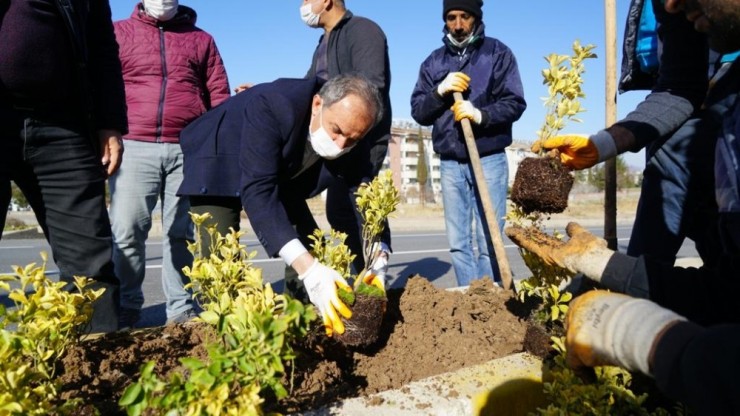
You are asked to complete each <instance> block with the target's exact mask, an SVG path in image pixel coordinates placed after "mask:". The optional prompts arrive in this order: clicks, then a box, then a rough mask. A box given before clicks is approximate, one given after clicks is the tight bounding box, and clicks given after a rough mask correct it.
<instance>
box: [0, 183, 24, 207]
mask: <svg viewBox="0 0 740 416" xmlns="http://www.w3.org/2000/svg"><path fill="white" fill-rule="evenodd" d="M10 192H11V194H10V196H11V198H12V200H13V201H14V202H15V203H16V204H18V206H19V207H21V208H26V207H28V205H29V204H28V200H27V199H26V196H25V195H23V192H21V189H20V188H19V187H18V185H16V184H15V182H14V183H12V184H11V188H10ZM6 208H7V207H6Z"/></svg>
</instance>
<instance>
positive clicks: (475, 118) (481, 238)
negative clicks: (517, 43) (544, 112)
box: [411, 0, 526, 286]
mask: <svg viewBox="0 0 740 416" xmlns="http://www.w3.org/2000/svg"><path fill="white" fill-rule="evenodd" d="M443 4H444V10H443V14H442V18H443V19H444V21H445V23H446V25H445V28H444V33H445V36H444V38H443V39H442V41H443V42H444V46H442V47H441V48H439V49H437V50H435V51H434V52H432V54H431V55H430V56H429V57H428V58H427V59H426V60H425V61H424V62H423V63H422V64H421V69H420V71H419V80H418V81H417V83H416V87H415V88H414V91H413V93H412V95H411V115H412V117H413V118H414V120H416V121H417V122H418V123H419V124H422V125H430V124H434V127H433V130H432V143H433V146H434V151H435V152H437V153H439V155H440V157H441V166H440V173H441V176H442V195H443V202H444V207H445V226H446V228H447V238H448V240H449V244H450V253H451V255H452V266H453V267H454V268H455V275H456V276H457V283H458V284H459V285H460V286H466V285H469V284H470V281H471V280H473V279H478V278H481V277H483V276H490V277H491V278H494V279H498V278H499V277H500V276H499V270H498V266H497V262H496V261H495V254H494V251H493V247H492V244H491V236H490V235H488V226H487V225H486V221H485V217H484V215H483V208H482V204H481V201H480V196H479V195H478V194H477V192H476V186H475V181H476V180H480V179H481V178H474V177H473V169H472V166H471V164H470V159H469V157H468V151H467V149H466V147H465V138H464V136H463V132H462V129H461V127H460V124H459V123H457V121H460V120H462V119H463V118H467V119H470V121H471V124H472V126H473V133H474V134H475V138H476V146H477V148H478V153H479V154H480V157H481V165H482V168H483V171H484V175H485V179H486V182H487V185H488V189H489V193H490V195H491V198H492V199H493V201H492V202H493V206H494V208H495V210H496V215H497V216H498V218H499V229H503V225H504V223H503V217H504V215H506V192H507V188H508V178H509V168H508V164H507V160H506V153H505V149H506V146H508V145H509V144H511V141H512V137H511V127H512V124H513V123H514V121H516V120H518V119H519V117H521V115H522V113H523V112H524V109H525V108H526V102H525V101H524V92H523V89H522V82H521V79H520V77H519V69H518V67H517V63H516V59H515V58H514V54H513V53H512V52H511V50H510V49H509V48H508V47H507V46H506V45H504V44H503V43H502V42H501V41H499V40H497V39H494V38H490V37H486V36H485V34H484V25H483V21H482V20H481V18H482V16H483V11H482V9H481V8H482V6H483V1H482V0H444V3H443ZM453 92H462V93H464V94H465V96H466V98H465V100H464V101H461V102H459V103H454V100H453V98H452V93H453ZM453 104H454V105H453ZM473 212H475V219H476V230H477V232H476V240H477V243H478V257H477V259H476V256H475V253H474V251H473V245H472V241H473V237H472V228H471V227H472V225H471V224H472V219H473Z"/></svg>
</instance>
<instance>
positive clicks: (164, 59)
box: [154, 26, 167, 143]
mask: <svg viewBox="0 0 740 416" xmlns="http://www.w3.org/2000/svg"><path fill="white" fill-rule="evenodd" d="M159 51H160V55H159V58H160V60H161V61H162V88H161V90H160V92H159V105H158V107H157V132H156V136H155V138H154V140H155V142H157V143H161V142H162V118H163V117H164V93H165V91H166V90H167V57H166V54H165V50H164V28H163V27H162V26H160V27H159Z"/></svg>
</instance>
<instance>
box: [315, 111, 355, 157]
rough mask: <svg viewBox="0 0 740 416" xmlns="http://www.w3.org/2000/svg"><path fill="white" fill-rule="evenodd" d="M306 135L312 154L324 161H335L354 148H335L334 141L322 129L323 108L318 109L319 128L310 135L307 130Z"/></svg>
mask: <svg viewBox="0 0 740 416" xmlns="http://www.w3.org/2000/svg"><path fill="white" fill-rule="evenodd" d="M308 135H309V139H310V141H311V147H313V150H314V152H316V154H317V155H319V156H321V157H323V158H324V159H329V160H333V159H336V158H338V157H339V156H342V155H344V154H347V153H349V151H350V150H352V148H353V147H354V146H347V147H345V148H344V149H341V148H340V147H339V146H337V144H336V143H334V140H332V139H331V136H330V135H329V132H327V131H326V129H325V128H324V108H323V107H321V108H319V128H318V129H317V130H316V131H315V132H313V133H311V129H309V131H308Z"/></svg>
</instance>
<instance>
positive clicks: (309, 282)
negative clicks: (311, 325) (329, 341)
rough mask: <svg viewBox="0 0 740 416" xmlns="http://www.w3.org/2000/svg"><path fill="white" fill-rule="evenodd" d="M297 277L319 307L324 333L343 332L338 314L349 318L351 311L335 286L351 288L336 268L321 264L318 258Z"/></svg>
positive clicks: (330, 334)
mask: <svg viewBox="0 0 740 416" xmlns="http://www.w3.org/2000/svg"><path fill="white" fill-rule="evenodd" d="M298 278H299V279H300V280H302V281H303V285H304V286H305V287H306V292H308V298H309V299H310V300H311V303H313V304H314V306H316V307H317V308H318V309H319V313H320V314H321V319H322V320H323V322H324V329H325V330H326V335H327V336H332V335H334V333H335V332H336V333H337V334H343V333H344V324H343V323H342V320H341V319H340V318H339V315H340V314H341V315H342V316H343V317H345V318H346V319H349V318H351V317H352V311H351V310H350V309H349V308H348V307H347V305H345V304H344V302H342V301H341V300H339V296H337V286H339V287H341V288H342V289H344V290H347V291H350V292H351V291H352V288H350V287H349V285H348V284H347V281H346V280H344V278H343V277H342V276H340V275H339V273H338V272H337V271H336V270H334V269H331V268H329V267H327V266H325V265H323V264H321V263H320V262H319V261H318V260H314V263H313V264H312V265H311V267H309V268H308V270H306V272H305V273H303V274H302V275H300V276H298ZM337 312H339V314H337Z"/></svg>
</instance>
